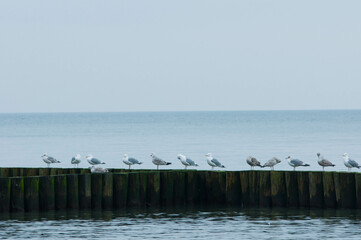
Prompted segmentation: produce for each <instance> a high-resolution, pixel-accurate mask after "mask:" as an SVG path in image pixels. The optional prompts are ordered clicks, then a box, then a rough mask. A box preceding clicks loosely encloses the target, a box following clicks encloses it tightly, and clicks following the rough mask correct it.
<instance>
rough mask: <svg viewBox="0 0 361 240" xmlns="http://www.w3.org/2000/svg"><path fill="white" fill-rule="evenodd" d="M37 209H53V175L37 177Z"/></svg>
mask: <svg viewBox="0 0 361 240" xmlns="http://www.w3.org/2000/svg"><path fill="white" fill-rule="evenodd" d="M39 209H40V211H49V210H54V209H55V182H54V177H53V176H40V177H39Z"/></svg>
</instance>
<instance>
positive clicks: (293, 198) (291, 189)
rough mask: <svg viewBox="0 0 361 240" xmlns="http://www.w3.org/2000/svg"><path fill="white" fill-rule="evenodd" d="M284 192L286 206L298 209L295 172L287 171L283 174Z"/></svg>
mask: <svg viewBox="0 0 361 240" xmlns="http://www.w3.org/2000/svg"><path fill="white" fill-rule="evenodd" d="M285 181H286V191H287V206H288V207H298V206H299V204H298V200H299V197H298V181H297V172H295V171H287V172H285Z"/></svg>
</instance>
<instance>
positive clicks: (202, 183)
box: [198, 171, 209, 206]
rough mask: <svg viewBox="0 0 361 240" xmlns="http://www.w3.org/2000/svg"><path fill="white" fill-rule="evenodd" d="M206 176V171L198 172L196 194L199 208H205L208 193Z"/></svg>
mask: <svg viewBox="0 0 361 240" xmlns="http://www.w3.org/2000/svg"><path fill="white" fill-rule="evenodd" d="M207 176H208V171H199V172H198V192H199V204H200V205H201V206H207V205H208V202H207V199H208V197H207V196H208V194H209V193H208V192H207Z"/></svg>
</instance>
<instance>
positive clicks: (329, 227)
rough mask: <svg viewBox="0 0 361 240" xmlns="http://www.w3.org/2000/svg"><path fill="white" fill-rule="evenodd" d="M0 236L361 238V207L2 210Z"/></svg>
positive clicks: (84, 237)
mask: <svg viewBox="0 0 361 240" xmlns="http://www.w3.org/2000/svg"><path fill="white" fill-rule="evenodd" d="M0 216H1V220H0V238H1V239H44V238H49V239H60V238H63V239H70V238H72V239H87V238H90V239H93V238H102V239H120V238H122V239H124V238H135V239H137V238H138V239H144V238H160V239H170V238H171V237H173V238H177V239H179V238H183V239H194V238H197V239H217V238H218V239H239V238H243V239H246V238H277V239H289V238H303V239H304V238H347V239H352V238H354V239H356V238H357V239H358V238H359V234H360V226H361V224H360V220H361V211H360V210H334V209H330V210H329V209H327V210H322V209H318V210H305V209H258V208H257V209H237V208H204V209H199V208H198V209H185V208H182V209H179V208H178V209H160V210H146V209H138V210H137V209H132V210H126V211H79V212H78V211H67V212H47V213H16V214H15V213H11V214H5V215H4V214H2V215H0Z"/></svg>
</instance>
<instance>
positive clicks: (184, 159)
mask: <svg viewBox="0 0 361 240" xmlns="http://www.w3.org/2000/svg"><path fill="white" fill-rule="evenodd" d="M177 158H178V159H179V160H180V161H181V163H182V164H183V165H184V166H185V168H184V169H187V167H188V166H198V164H196V163H195V162H194V161H193V160H192V159H190V158H187V157H186V156H184V155H183V154H178V155H177Z"/></svg>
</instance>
